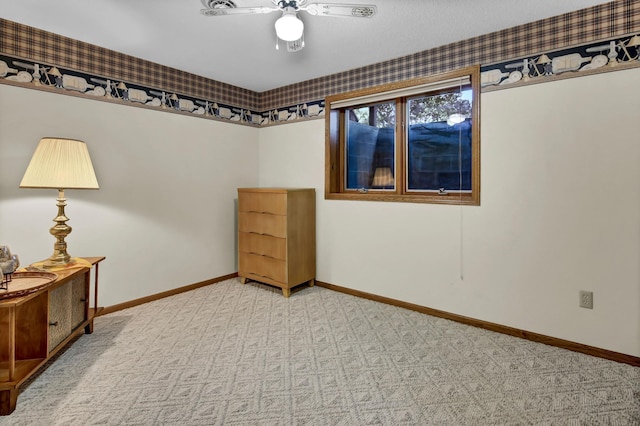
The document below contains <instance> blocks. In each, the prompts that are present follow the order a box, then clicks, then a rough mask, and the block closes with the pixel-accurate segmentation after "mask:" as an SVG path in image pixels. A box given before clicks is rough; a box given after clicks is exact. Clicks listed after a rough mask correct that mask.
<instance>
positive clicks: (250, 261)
mask: <svg viewBox="0 0 640 426" xmlns="http://www.w3.org/2000/svg"><path fill="white" fill-rule="evenodd" d="M315 200H316V196H315V189H313V188H238V263H239V265H238V276H240V278H241V281H242V283H243V284H244V283H245V282H246V280H247V279H252V280H255V281H259V282H263V283H266V284H270V285H274V286H277V287H280V288H281V289H282V294H283V295H284V296H285V297H289V296H290V294H291V290H290V289H291V288H292V287H295V286H297V285H299V284H302V283H305V282H308V283H309V284H310V285H313V284H314V280H315V276H316V208H315Z"/></svg>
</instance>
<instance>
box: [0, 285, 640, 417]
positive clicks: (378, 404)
mask: <svg viewBox="0 0 640 426" xmlns="http://www.w3.org/2000/svg"><path fill="white" fill-rule="evenodd" d="M178 424H179V425H185V426H186V425H639V424H640V368H636V367H632V366H629V365H625V364H619V363H615V362H612V361H606V360H602V359H598V358H594V357H591V356H588V355H583V354H578V353H574V352H570V351H566V350H563V349H559V348H555V347H550V346H546V345H542V344H538V343H533V342H529V341H526V340H522V339H518V338H515V337H510V336H505V335H502V334H497V333H493V332H490V331H486V330H481V329H477V328H473V327H469V326H465V325H461V324H458V323H455V322H451V321H448V320H444V319H440V318H435V317H430V316H427V315H423V314H420V313H417V312H412V311H408V310H404V309H401V308H397V307H392V306H388V305H384V304H380V303H376V302H372V301H368V300H364V299H360V298H356V297H353V296H349V295H345V294H341V293H337V292H334V291H331V290H328V289H324V288H320V287H317V286H316V287H312V288H302V289H301V290H300V291H297V292H295V293H293V294H292V295H291V298H289V299H285V298H284V297H282V294H281V293H280V292H279V291H275V290H273V289H271V288H269V287H266V286H263V285H260V284H256V283H248V284H246V285H241V284H240V283H239V281H238V280H237V279H232V280H228V281H224V282H221V283H218V284H214V285H211V286H207V287H203V288H200V289H198V290H194V291H191V292H187V293H183V294H180V295H177V296H173V297H170V298H166V299H163V300H159V301H156V302H152V303H148V304H145V305H141V306H138V307H135V308H131V309H127V310H123V311H120V312H116V313H113V314H110V315H105V316H103V317H99V318H97V319H96V321H95V331H94V333H93V334H92V335H84V336H82V337H80V338H79V339H78V340H77V341H76V342H75V344H74V345H72V346H71V347H70V348H69V349H68V350H67V351H66V352H64V353H63V354H62V355H61V356H60V357H59V358H58V359H57V360H56V361H55V362H54V363H52V364H51V365H50V366H49V368H48V369H47V370H45V371H44V372H43V373H42V374H41V375H40V376H38V378H36V379H35V380H34V381H33V382H31V383H30V384H29V385H28V386H27V387H26V388H25V389H24V390H23V392H21V394H20V396H19V397H18V406H17V409H16V411H15V412H14V413H13V414H11V415H10V416H8V417H0V425H178Z"/></svg>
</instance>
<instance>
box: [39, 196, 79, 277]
mask: <svg viewBox="0 0 640 426" xmlns="http://www.w3.org/2000/svg"><path fill="white" fill-rule="evenodd" d="M56 205H57V206H58V216H56V217H55V218H54V219H53V221H54V222H55V223H56V224H55V225H54V226H53V227H52V228H51V229H50V230H49V233H50V234H51V235H53V236H54V237H56V242H55V244H54V245H53V254H52V255H51V257H49V259H47V260H45V261H44V263H43V264H42V266H43V267H44V268H59V267H61V266H62V267H63V266H67V265H69V264H70V263H72V261H71V256H69V253H67V243H66V242H65V240H64V239H65V237H66V236H67V235H69V234H70V233H71V229H72V228H71V227H70V226H69V225H67V221H68V220H69V218H68V217H67V216H65V214H64V207H65V206H66V205H67V199H66V198H64V189H59V190H58V199H57V203H56Z"/></svg>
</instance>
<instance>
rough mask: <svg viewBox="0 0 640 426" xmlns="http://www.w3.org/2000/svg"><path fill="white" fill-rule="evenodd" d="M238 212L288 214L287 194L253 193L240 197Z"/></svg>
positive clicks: (241, 194)
mask: <svg viewBox="0 0 640 426" xmlns="http://www.w3.org/2000/svg"><path fill="white" fill-rule="evenodd" d="M238 211H240V212H252V213H271V214H279V215H286V214H287V194H284V193H283V194H274V193H268V192H267V193H261V192H252V193H251V194H243V193H242V192H240V193H239V195H238Z"/></svg>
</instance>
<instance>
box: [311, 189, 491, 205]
mask: <svg viewBox="0 0 640 426" xmlns="http://www.w3.org/2000/svg"><path fill="white" fill-rule="evenodd" d="M324 199H325V200H350V201H384V202H396V203H422V204H449V205H456V206H457V205H463V206H479V205H480V198H479V196H478V197H476V199H474V198H472V197H471V195H470V194H463V195H462V197H460V195H459V194H456V193H451V194H443V195H439V194H434V195H401V194H382V193H367V194H360V193H342V192H325V194H324Z"/></svg>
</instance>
